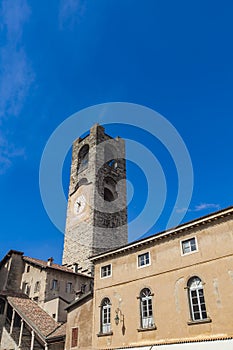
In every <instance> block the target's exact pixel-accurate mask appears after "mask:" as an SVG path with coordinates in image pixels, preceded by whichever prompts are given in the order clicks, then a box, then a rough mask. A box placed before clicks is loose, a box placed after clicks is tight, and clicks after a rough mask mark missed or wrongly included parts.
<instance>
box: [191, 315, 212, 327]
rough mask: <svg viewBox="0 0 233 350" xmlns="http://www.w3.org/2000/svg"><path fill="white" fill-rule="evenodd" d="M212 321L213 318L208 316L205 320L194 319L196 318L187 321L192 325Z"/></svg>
mask: <svg viewBox="0 0 233 350" xmlns="http://www.w3.org/2000/svg"><path fill="white" fill-rule="evenodd" d="M210 322H212V320H211V318H209V317H207V318H205V319H204V320H196V321H194V320H189V321H188V322H187V324H188V325H189V326H191V325H193V324H202V323H210Z"/></svg>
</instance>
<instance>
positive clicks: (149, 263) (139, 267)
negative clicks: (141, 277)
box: [137, 251, 151, 269]
mask: <svg viewBox="0 0 233 350" xmlns="http://www.w3.org/2000/svg"><path fill="white" fill-rule="evenodd" d="M146 254H148V256H149V262H148V263H147V264H144V265H139V257H140V256H143V255H146ZM150 265H151V256H150V251H148V252H144V253H141V254H138V255H137V268H138V269H142V268H143V267H146V266H150Z"/></svg>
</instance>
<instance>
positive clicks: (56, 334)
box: [47, 323, 66, 339]
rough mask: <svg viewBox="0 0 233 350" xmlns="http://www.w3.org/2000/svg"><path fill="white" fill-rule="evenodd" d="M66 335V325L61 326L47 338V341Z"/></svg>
mask: <svg viewBox="0 0 233 350" xmlns="http://www.w3.org/2000/svg"><path fill="white" fill-rule="evenodd" d="M65 335H66V323H64V324H62V325H61V326H60V327H59V328H57V329H56V330H55V331H53V332H52V333H51V334H49V335H48V336H47V338H48V339H51V338H56V337H64V336H65Z"/></svg>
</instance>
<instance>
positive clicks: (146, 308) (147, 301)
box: [140, 288, 154, 328]
mask: <svg viewBox="0 0 233 350" xmlns="http://www.w3.org/2000/svg"><path fill="white" fill-rule="evenodd" d="M140 311H141V327H142V328H151V327H154V319H153V308H152V294H151V291H150V289H149V288H144V289H142V290H141V293H140Z"/></svg>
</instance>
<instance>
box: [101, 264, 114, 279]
mask: <svg viewBox="0 0 233 350" xmlns="http://www.w3.org/2000/svg"><path fill="white" fill-rule="evenodd" d="M108 266H110V274H109V275H106V276H103V275H102V269H104V268H107V267H108ZM111 276H112V264H107V265H103V266H101V267H100V278H101V279H103V278H108V277H111Z"/></svg>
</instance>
